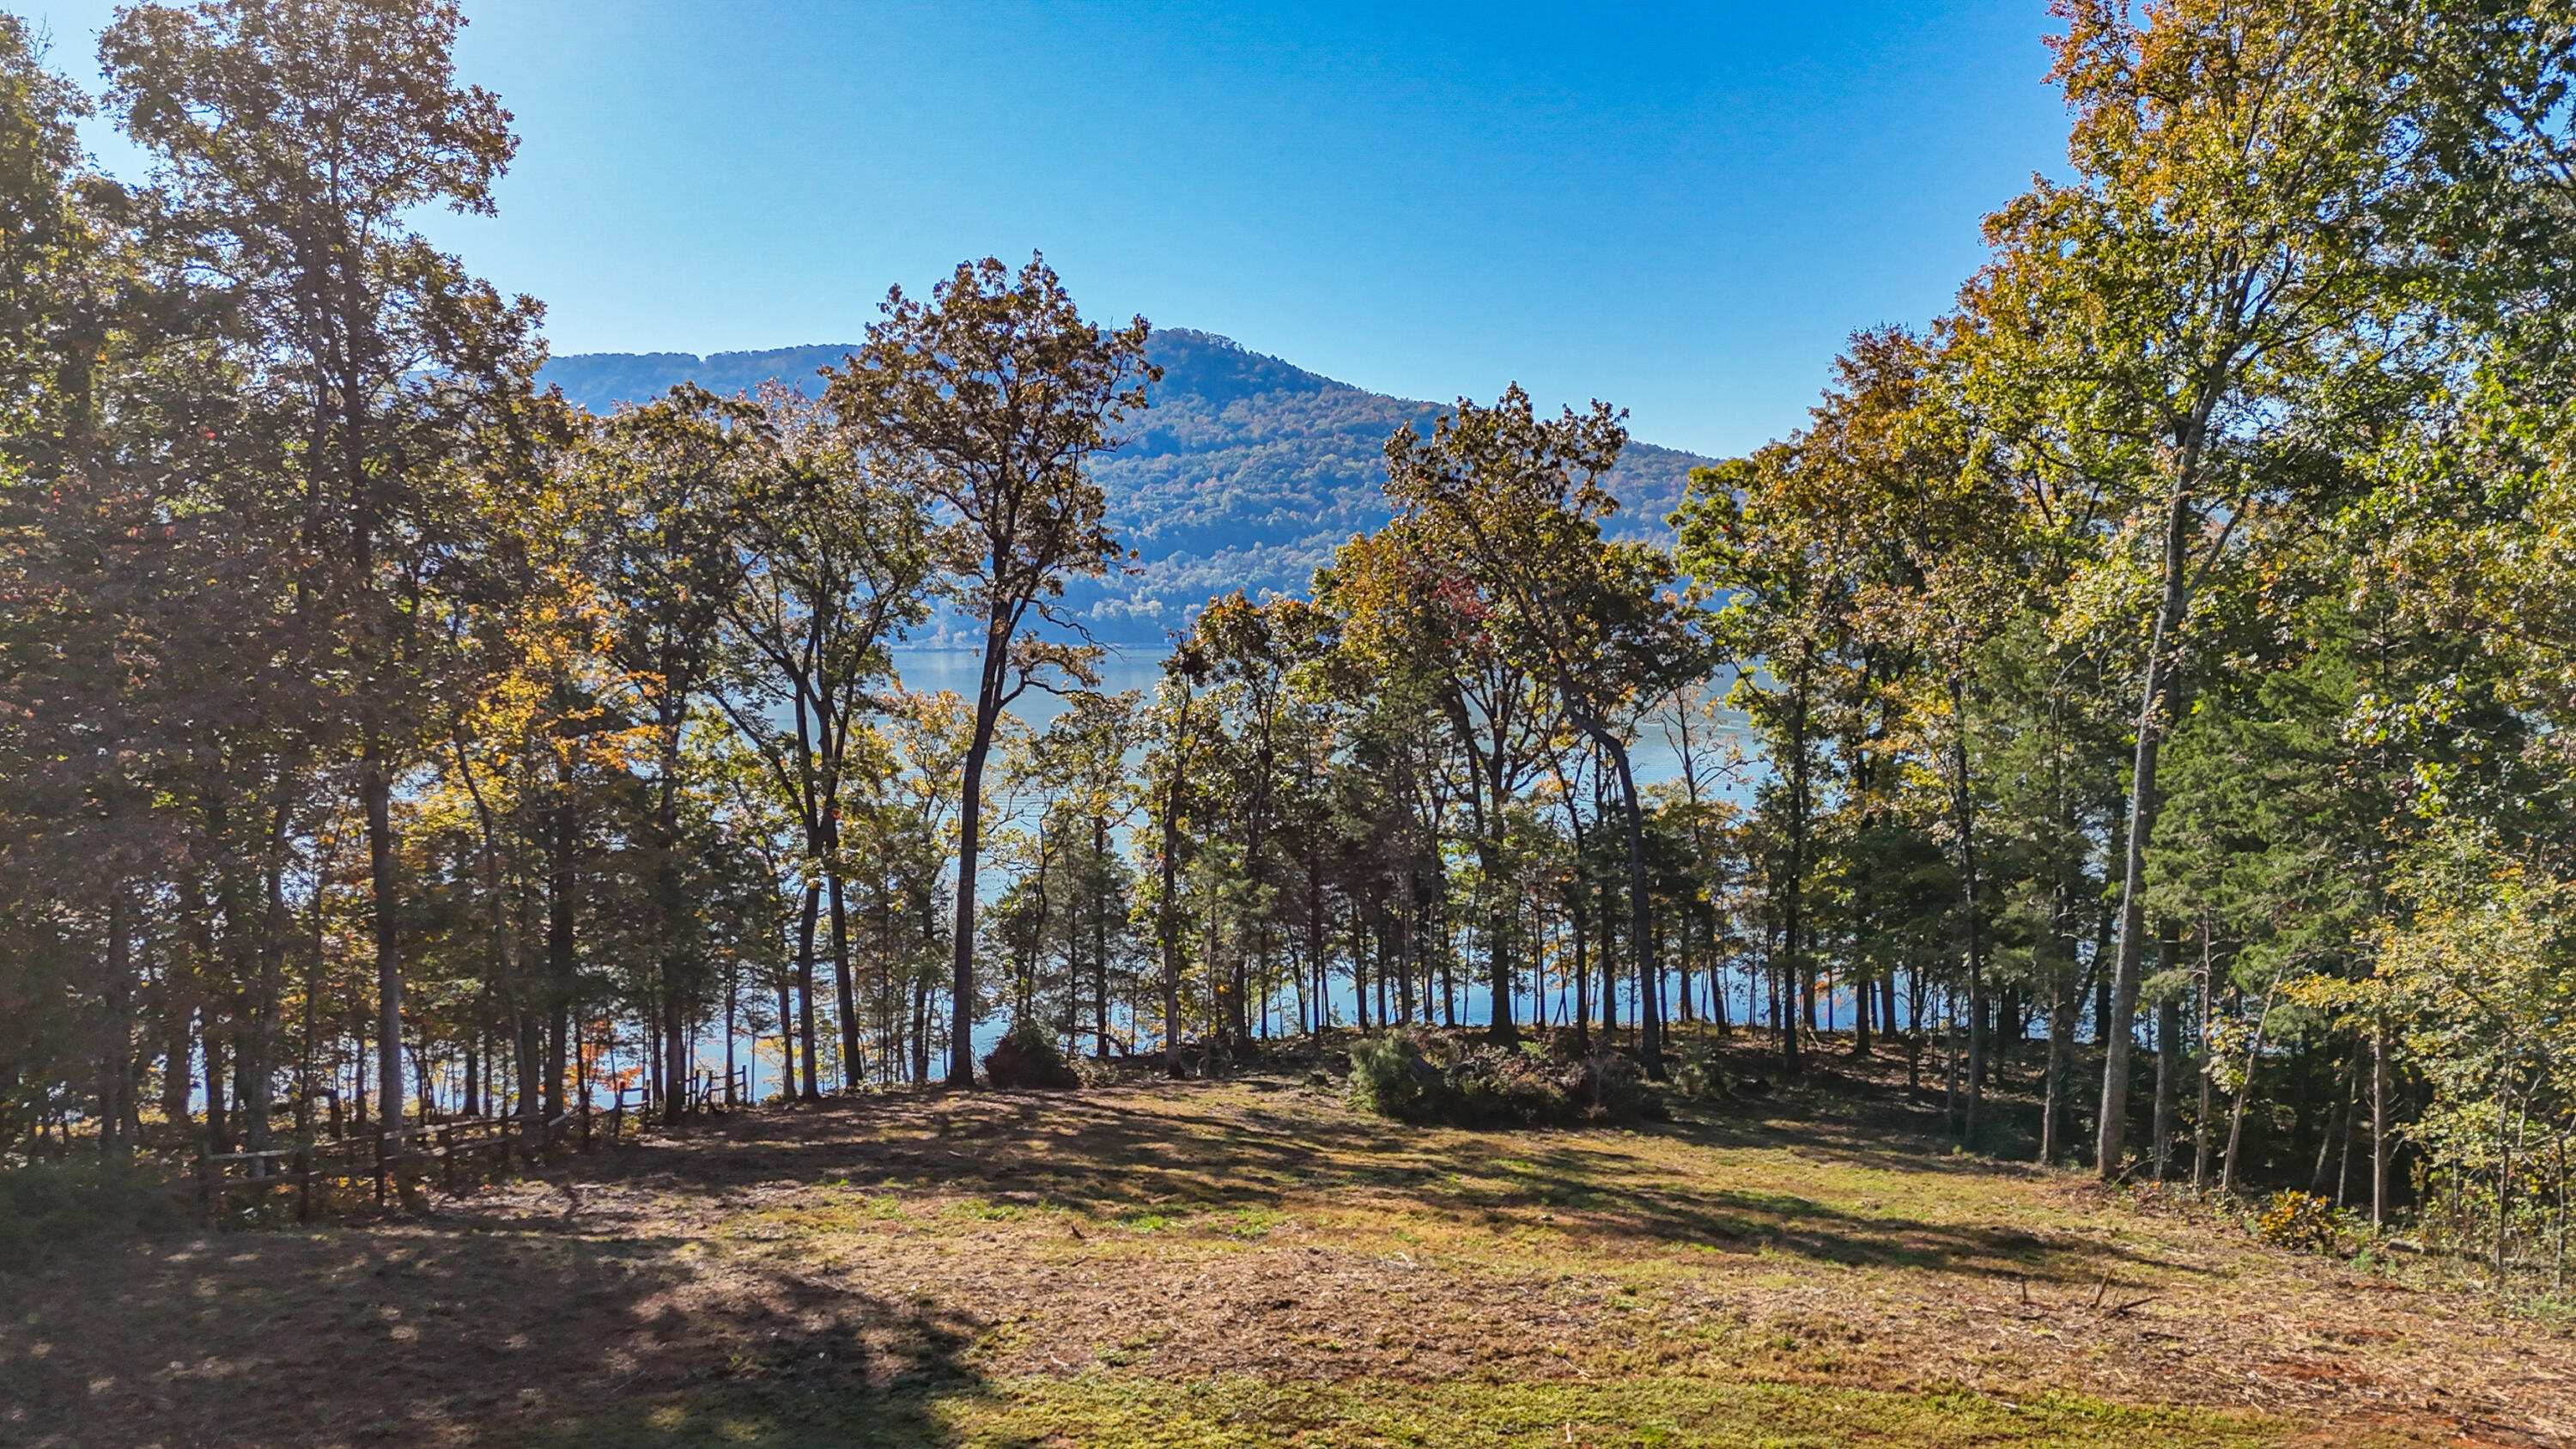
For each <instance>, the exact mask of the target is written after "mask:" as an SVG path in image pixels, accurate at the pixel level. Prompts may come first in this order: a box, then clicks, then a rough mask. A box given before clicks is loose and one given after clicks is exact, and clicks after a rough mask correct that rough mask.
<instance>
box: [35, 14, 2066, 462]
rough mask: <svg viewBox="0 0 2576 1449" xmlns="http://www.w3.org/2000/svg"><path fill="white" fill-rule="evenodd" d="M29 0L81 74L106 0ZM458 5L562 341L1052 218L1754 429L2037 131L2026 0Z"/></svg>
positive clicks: (1436, 372)
mask: <svg viewBox="0 0 2576 1449" xmlns="http://www.w3.org/2000/svg"><path fill="white" fill-rule="evenodd" d="M16 3H17V4H18V7H19V8H20V9H21V11H22V13H26V14H28V15H30V17H31V18H33V19H35V20H36V21H37V22H38V24H39V25H40V26H44V27H47V28H49V29H50V31H51V33H52V35H53V37H54V41H55V49H54V62H55V64H56V65H57V66H58V67H59V68H62V69H65V70H68V71H71V72H73V73H75V74H76V75H78V76H79V77H80V78H81V79H82V80H84V81H85V82H91V83H94V80H95V78H94V75H93V74H92V69H93V67H92V65H91V62H90V57H91V54H92V42H93V37H94V35H95V32H96V30H97V28H98V26H99V25H100V24H102V23H103V22H104V20H105V18H106V15H107V12H108V9H109V7H108V6H107V5H104V4H95V3H89V0H78V3H69V0H16ZM466 11H467V14H468V15H469V16H470V17H471V18H472V24H471V25H470V26H469V28H468V29H467V32H466V34H465V37H464V39H463V41H462V42H461V43H460V46H459V56H458V60H459V68H460V71H461V72H462V74H463V75H464V76H465V77H466V78H467V79H469V80H471V81H474V82H476V83H479V84H482V85H484V86H487V87H489V88H491V89H493V90H495V91H498V92H499V93H500V94H501V96H502V98H503V101H504V103H505V104H507V105H508V106H509V108H510V109H511V110H512V111H513V112H514V113H515V114H516V116H517V128H518V130H519V132H520V135H521V137H522V144H521V148H520V153H519V160H518V162H517V164H516V165H515V166H514V168H513V170H512V173H511V175H510V177H509V179H508V180H507V181H506V182H505V183H504V185H503V187H502V191H501V197H500V201H501V214H500V216H499V217H498V218H496V219H491V220H482V219H459V218H452V217H439V218H436V219H433V220H432V221H431V222H430V223H429V229H430V230H431V232H432V234H433V235H434V236H436V237H437V238H438V240H439V241H440V242H441V243H442V244H443V245H446V246H448V247H450V248H452V249H454V250H456V251H458V252H460V253H461V254H462V255H463V256H464V257H465V259H466V261H467V262H468V263H469V264H470V265H471V266H472V267H474V268H475V269H476V270H477V271H479V272H480V273H482V274H483V275H485V276H487V277H489V278H491V279H492V280H493V281H494V282H495V283H497V284H498V285H500V286H501V287H503V288H504V289H506V290H510V291H523V292H528V293H532V294H534V295H536V296H538V297H540V298H542V299H544V300H545V302H546V303H547V305H548V307H549V322H548V331H549V333H550V335H551V336H552V338H553V341H554V346H555V348H556V350H557V351H559V352H592V351H685V352H711V351H719V350H728V349H737V348H759V347H777V346H785V345H789V344H794V343H804V342H827V341H846V340H850V339H852V338H855V337H856V336H858V335H859V333H860V331H861V330H862V329H863V328H864V327H865V326H866V324H867V322H868V321H869V320H870V319H871V318H872V317H873V316H874V315H875V309H876V304H877V302H878V301H879V300H881V299H882V298H883V296H884V294H885V289H886V287H887V286H888V285H889V284H890V283H896V282H900V283H902V284H903V285H904V286H905V287H906V288H907V289H910V290H918V289H921V288H923V287H925V286H927V284H928V283H930V282H931V281H933V280H935V279H936V278H937V277H939V276H940V275H942V274H944V273H945V271H946V270H947V268H948V267H949V266H951V265H952V264H954V263H955V262H956V261H958V260H959V259H961V258H964V257H968V256H980V255H984V254H986V253H995V254H999V255H1001V256H1003V257H1005V258H1008V259H1012V260H1018V259H1020V258H1024V257H1025V256H1026V255H1027V254H1028V252H1029V250H1030V249H1031V248H1033V247H1042V248H1044V249H1045V251H1046V254H1047V257H1048V259H1049V260H1050V261H1051V262H1053V263H1054V264H1055V266H1056V268H1057V269H1058V270H1059V271H1060V272H1062V273H1063V275H1064V277H1065V279H1066V282H1067V283H1068V285H1070V286H1071V287H1072V289H1073V291H1074V294H1075V296H1076V297H1077V298H1079V299H1080V300H1081V301H1082V302H1083V304H1084V306H1085V307H1086V308H1087V309H1090V310H1092V311H1094V312H1095V313H1097V314H1102V315H1112V316H1116V317H1119V318H1124V317H1126V316H1128V315H1130V314H1135V313H1142V314H1144V315H1145V316H1147V317H1149V318H1151V319H1152V320H1153V321H1155V322H1156V323H1157V324H1162V325H1173V326H1188V327H1198V328H1203V329H1206V330H1208V331H1213V332H1221V333H1224V334H1226V335H1228V336H1231V337H1234V338H1236V339H1238V340H1240V341H1242V342H1243V343H1244V344H1246V345H1247V346H1250V347H1252V348H1254V349H1256V350H1259V351H1263V352H1270V353H1275V354H1277V355H1279V356H1281V357H1285V358H1287V359H1288V360H1290V361H1292V362H1295V363H1297V364H1299V365H1301V366H1304V367H1308V368H1311V369H1313V370H1315V371H1318V372H1322V373H1326V374H1329V375H1331V376H1334V377H1338V378H1342V379H1345V380H1347V381H1350V382H1355V383H1358V384H1361V385H1363V386H1366V387H1370V388H1375V389H1378V390H1380V391H1385V392H1392V393H1398V394H1401V395H1404V396H1409V397H1418V398H1430V399H1435V400H1446V399H1448V398H1452V397H1455V396H1457V395H1459V394H1461V393H1465V394H1468V395H1472V396H1476V397H1479V398H1490V397H1491V396H1492V395H1493V394H1494V393H1496V392H1498V391H1499V390H1500V389H1501V388H1502V386H1503V385H1504V384H1505V383H1507V382H1510V381H1513V380H1516V379H1517V380H1518V381H1520V382H1522V383H1523V384H1524V385H1526V386H1527V387H1529V389H1530V390H1531V392H1532V393H1533V394H1535V395H1536V396H1537V397H1538V398H1540V399H1541V400H1542V401H1543V402H1580V401H1582V400H1583V399H1585V398H1589V397H1595V396H1598V397H1602V398H1606V399H1608V400H1610V401H1612V402H1615V403H1618V404H1621V405H1623V406H1626V407H1628V408H1629V409H1631V410H1632V412H1633V414H1634V417H1633V427H1634V429H1635V432H1636V434H1637V436H1639V437H1641V438H1645V439H1648V440H1651V441H1655V442H1660V443H1665V444H1668V445H1672V446H1678V447H1686V448H1693V449H1697V450H1700V451H1703V452H1710V453H1729V452H1739V451H1742V450H1744V449H1746V448H1749V447H1752V446H1754V445H1756V444H1758V443H1760V442H1762V441H1763V440H1764V439H1766V438H1770V437H1773V436H1777V435H1778V434H1780V433H1782V432H1785V431H1787V430H1788V429H1790V428H1793V427H1796V426H1797V425H1798V424H1799V423H1800V422H1801V421H1802V419H1803V409H1804V408H1805V407H1806V406H1807V404H1808V402H1809V401H1810V400H1811V399H1812V397H1813V395H1814V393H1815V390H1816V389H1817V388H1818V387H1819V386H1820V385H1821V384H1822V383H1823V381H1824V378H1825V372H1826V367H1827V364H1828V363H1829V361H1830V360H1831V358H1832V356H1833V354H1834V352H1835V350H1836V349H1837V347H1838V345H1839V344H1840V342H1841V340H1842V339H1843V338H1844V337H1845V336H1846V335H1848V334H1849V333H1850V332H1851V331H1852V330H1853V329H1855V328H1858V327H1863V326H1868V325H1872V324H1876V323H1882V322H1919V321H1922V320H1924V319H1926V318H1929V317H1930V316H1932V315H1934V314H1936V313H1937V312H1939V311H1940V310H1941V308H1942V307H1943V306H1944V305H1945V304H1946V303H1947V301H1948V300H1949V298H1950V296H1951V294H1952V292H1953V291H1954V290H1955V289H1956V287H1957V285H1958V283H1959V282H1960V280H1961V279H1963V278H1964V277H1965V276H1966V275H1967V274H1968V272H1969V271H1970V270H1971V269H1972V268H1973V267H1974V266H1975V265H1976V264H1977V261H1978V259H1979V255H1980V247H1979V243H1978V234H1977V229H1978V222H1979V219H1980V217H1982V216H1983V214H1984V213H1986V212H1987V211H1990V210H1992V209H1994V208H1995V207H1996V206H1998V205H2000V204H2002V203H2003V202H2005V201H2006V200H2008V199H2010V198H2011V197H2012V196H2013V195H2014V194H2015V193H2017V192H2018V191H2020V190H2021V189H2022V188H2023V187H2024V186H2026V185H2027V184H2028V181H2029V178H2030V175H2031V173H2032V172H2033V171H2034V170H2049V171H2055V170H2058V169H2060V167H2061V166H2062V160H2063V135H2064V111H2063V109H2062V107H2061V105H2060V103H2059V101H2058V98H2057V96H2056V95H2055V93H2054V92H2052V91H2051V90H2050V89H2049V88H2047V87H2046V86H2045V85H2043V84H2042V76H2043V75H2044V74H2045V72H2046V69H2047V63H2048V57H2047V53H2046V51H2045V49H2044V48H2043V47H2042V45H2041V43H2040V38H2039V37H2040V36H2041V34H2042V32H2043V31H2044V30H2045V29H2046V28H2047V26H2048V24H2049V21H2048V17H2047V15H2046V11H2045V6H2044V4H2043V3H2041V0H1957V3H1946V4H1935V3H1922V4H1889V5H1859V6H1835V7H1824V6H1815V7H1807V6H1782V5H1741V6H1737V5H1717V4H1702V5H1693V6H1675V7H1669V8H1659V7H1609V6H1599V5H1593V6H1573V5H1566V6H1555V7H1545V8H1540V7H1514V6H1507V5H1476V6H1406V7H1397V6H1391V5H1349V6H1337V5H1287V4H1275V5H1251V4H1218V3H1200V4H1191V5H1160V4H1120V5H1111V4H1077V3H1055V4H1044V5H1039V4H1029V5H1010V4H970V3H962V0H961V3H951V4H924V5H899V4H818V3H787V0H774V3H762V0H730V3H708V0H699V3H669V4H666V3H652V0H616V3H590V0H510V3H506V4H504V3H495V0H468V3H467V6H466ZM98 144H99V147H100V153H101V155H102V157H103V158H104V159H106V160H107V161H108V162H109V163H110V164H111V165H117V166H120V168H121V165H122V163H121V159H120V157H119V156H118V154H117V152H116V150H115V148H114V147H113V145H112V144H111V143H110V142H108V141H105V140H102V141H100V142H99V143H98Z"/></svg>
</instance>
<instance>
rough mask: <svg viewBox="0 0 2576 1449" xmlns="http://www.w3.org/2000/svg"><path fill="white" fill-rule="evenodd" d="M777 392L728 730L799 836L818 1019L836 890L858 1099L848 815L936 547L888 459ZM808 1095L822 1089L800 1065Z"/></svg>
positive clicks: (843, 1023) (843, 993) (754, 515)
mask: <svg viewBox="0 0 2576 1449" xmlns="http://www.w3.org/2000/svg"><path fill="white" fill-rule="evenodd" d="M809 407H810V405H808V404H805V403H803V402H802V401H801V400H800V399H797V398H795V397H794V395H793V394H788V393H785V392H783V391H780V392H774V393H772V394H770V395H768V396H766V397H765V398H764V399H763V400H762V411H763V412H764V413H765V414H766V418H767V423H768V425H769V426H770V427H772V428H775V429H777V431H778V433H779V439H780V448H781V453H780V458H779V471H778V476H777V478H776V480H775V482H774V484H773V485H772V488H771V495H770V496H769V497H766V498H764V499H762V500H760V501H759V503H758V505H757V506H755V507H752V508H750V509H748V510H746V512H745V515H744V528H743V535H742V547H743V550H744V552H745V560H744V576H743V581H742V585H741V586H740V587H739V588H737V589H734V590H733V591H731V592H730V593H729V594H727V595H726V596H725V616H726V622H727V628H728V637H729V639H730V641H731V643H732V650H731V653H732V659H731V661H730V663H731V667H730V670H729V672H730V674H731V676H732V679H731V681H730V682H731V684H732V687H730V688H727V689H724V690H722V691H721V692H720V694H719V698H720V699H721V701H722V703H723V706H724V709H725V712H726V714H727V716H728V717H729V718H730V719H731V720H732V721H733V725H734V728H735V729H737V730H739V731H741V733H742V734H743V735H744V737H746V738H747V739H749V740H750V741H751V742H752V744H753V745H754V746H755V747H756V749H757V750H758V752H759V757H760V759H761V761H762V763H763V765H764V766H765V767H766V769H767V772H768V775H769V780H770V784H771V786H772V787H773V788H774V789H775V790H776V792H777V795H778V798H779V799H780V800H781V801H783V802H785V803H786V804H787V805H788V806H789V808H790V809H791V811H792V812H793V814H794V817H795V819H796V822H797V826H798V828H799V830H800V831H801V832H802V833H803V836H804V849H805V859H804V865H803V870H804V874H805V881H804V894H805V905H804V910H803V913H802V916H801V917H800V922H799V925H798V928H797V944H796V974H797V980H798V982H799V983H800V990H801V991H802V992H803V994H804V997H805V1000H806V1016H807V1017H808V1018H809V1020H810V1018H811V1016H812V1011H813V1008H812V997H813V991H814V924H815V917H816V914H817V912H818V908H819V906H820V904H821V902H820V895H821V892H822V891H823V890H824V889H825V886H826V883H827V882H828V885H829V889H830V892H831V909H832V966H833V977H834V981H833V985H834V989H835V990H836V991H837V993H838V995H839V1003H838V1004H839V1007H840V1012H839V1016H840V1029H841V1072H842V1085H843V1086H845V1087H855V1086H857V1085H858V1081H857V1073H858V1070H859V1062H860V1059H861V1056H860V1050H859V1038H858V1032H859V1013H858V1003H857V1000H856V995H855V992H854V991H853V989H852V983H851V979H850V976H851V969H850V955H849V923H848V902H847V900H846V898H845V897H846V892H845V883H846V881H847V880H848V878H849V873H850V872H849V868H848V866H847V864H846V863H845V862H844V861H843V860H842V859H841V848H842V834H843V831H844V829H845V826H846V823H847V822H846V815H845V811H844V802H845V800H847V798H848V797H849V793H850V789H849V787H850V784H851V775H852V773H853V772H854V771H856V770H858V769H860V768H861V767H862V766H863V764H864V763H865V762H864V761H863V759H862V758H861V750H862V748H863V746H864V745H865V743H866V738H865V734H864V730H865V725H866V721H867V717H868V716H869V715H870V714H872V713H874V712H876V708H877V700H876V698H875V696H874V695H873V694H872V692H871V691H872V689H873V688H874V687H875V686H877V685H878V684H879V683H881V682H883V681H886V680H888V679H890V677H891V675H892V663H891V660H890V658H889V656H888V654H887V652H886V651H887V646H888V645H889V644H891V643H892V642H893V641H894V640H896V639H898V638H900V637H901V636H902V633H903V631H904V630H905V629H906V628H908V627H909V626H911V625H913V624H916V623H918V622H920V620H921V619H922V618H923V617H924V616H925V615H926V614H927V612H928V610H927V606H926V599H925V589H926V586H927V584H928V576H929V566H930V560H929V551H928V547H927V545H928V536H927V533H926V531H925V529H924V526H923V523H922V520H921V517H920V510H919V508H918V506H917V505H916V503H915V502H914V500H913V495H912V494H911V492H910V489H909V487H908V484H909V483H910V481H911V480H909V479H907V478H904V477H902V476H900V475H898V474H895V473H894V472H893V471H892V470H891V469H890V467H889V465H888V462H887V460H885V459H882V458H880V457H878V456H876V455H875V454H873V453H870V452H868V451H865V450H863V449H857V448H853V447H851V446H850V444H849V440H848V439H847V437H846V436H845V435H843V434H841V433H840V432H838V431H837V430H834V429H831V428H829V427H828V426H826V425H825V423H824V420H823V419H821V418H820V417H816V416H809V415H808V409H809ZM806 1057H807V1059H806V1064H805V1065H806V1072H807V1076H806V1091H807V1093H808V1094H809V1095H810V1094H812V1093H814V1092H816V1091H818V1090H819V1085H818V1084H817V1083H816V1082H815V1080H814V1078H813V1068H814V1062H813V1053H812V1050H811V1048H810V1046H809V1048H808V1050H807V1053H806Z"/></svg>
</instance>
